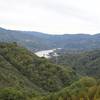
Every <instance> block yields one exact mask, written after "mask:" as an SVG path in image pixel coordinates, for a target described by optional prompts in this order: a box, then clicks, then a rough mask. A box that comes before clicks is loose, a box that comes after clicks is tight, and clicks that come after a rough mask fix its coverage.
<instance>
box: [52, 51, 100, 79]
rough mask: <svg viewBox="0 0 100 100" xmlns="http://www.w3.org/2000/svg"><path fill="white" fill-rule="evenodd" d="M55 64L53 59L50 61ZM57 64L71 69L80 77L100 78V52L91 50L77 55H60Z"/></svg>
mask: <svg viewBox="0 0 100 100" xmlns="http://www.w3.org/2000/svg"><path fill="white" fill-rule="evenodd" d="M51 60H52V61H53V62H55V60H56V59H55V58H52V59H51ZM57 60H58V61H57V63H58V64H61V65H65V66H70V67H72V68H73V69H74V70H75V71H76V72H78V73H79V74H81V75H87V76H92V77H96V78H100V50H93V51H88V52H82V53H77V54H74V53H73V54H69V53H64V54H60V56H59V57H58V59H57Z"/></svg>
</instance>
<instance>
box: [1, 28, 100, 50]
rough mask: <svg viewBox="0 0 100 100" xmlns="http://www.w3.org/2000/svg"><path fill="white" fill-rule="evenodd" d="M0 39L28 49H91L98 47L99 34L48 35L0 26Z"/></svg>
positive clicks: (99, 46)
mask: <svg viewBox="0 0 100 100" xmlns="http://www.w3.org/2000/svg"><path fill="white" fill-rule="evenodd" d="M0 41H1V42H2V41H3V42H18V43H19V44H20V45H22V46H25V47H27V48H28V49H30V50H33V51H37V50H45V49H54V48H63V49H67V50H91V49H97V48H100V45H99V44H100V34H96V35H89V34H76V35H74V34H73V35H71V34H65V35H48V34H43V33H41V32H30V31H14V30H6V29H3V28H0Z"/></svg>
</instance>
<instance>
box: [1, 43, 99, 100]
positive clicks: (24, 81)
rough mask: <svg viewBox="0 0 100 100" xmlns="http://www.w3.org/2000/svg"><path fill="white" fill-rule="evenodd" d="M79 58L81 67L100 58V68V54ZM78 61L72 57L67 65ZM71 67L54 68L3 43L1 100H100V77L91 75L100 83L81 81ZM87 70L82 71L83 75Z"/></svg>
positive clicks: (28, 52)
mask: <svg viewBox="0 0 100 100" xmlns="http://www.w3.org/2000/svg"><path fill="white" fill-rule="evenodd" d="M83 55H84V57H86V58H84V57H83ZM90 55H93V56H92V58H91V56H90ZM94 55H95V56H94ZM78 56H79V57H80V58H81V59H80V62H81V63H82V62H83V63H84V62H87V63H89V62H91V59H92V60H93V61H94V58H95V59H97V58H98V60H97V61H98V62H96V64H97V67H98V66H99V65H100V64H99V51H95V52H91V53H84V54H81V56H80V54H79V55H78ZM88 56H89V57H88ZM75 57H76V58H77V56H76V55H73V57H72V56H69V58H70V60H67V62H74V64H75V62H76V61H74V60H73V58H74V59H76V58H75ZM93 57H94V58H93ZM90 58H91V59H90ZM62 60H63V61H65V60H64V58H63V59H62ZM76 60H77V59H76ZM59 63H60V64H62V63H61V62H59ZM70 64H71V63H68V64H66V63H64V65H67V66H66V67H63V66H62V65H56V64H52V63H50V62H49V61H48V60H47V59H45V58H39V57H37V56H36V55H35V54H33V53H32V52H30V51H28V50H27V49H25V48H22V47H20V46H18V45H17V44H16V43H11V44H9V43H0V100H100V81H99V78H100V77H99V73H97V72H96V75H94V74H93V73H92V74H89V75H90V76H97V77H98V79H95V78H92V77H80V76H79V75H77V74H76V72H75V71H74V70H75V68H73V67H74V66H73V67H72V64H71V67H72V68H73V69H74V70H72V69H71V68H69V67H68V66H69V65H70ZM77 66H78V65H77ZM80 69H81V68H80ZM86 70H87V71H88V69H86ZM86 70H85V69H84V70H83V68H82V73H83V71H86ZM76 71H77V70H76ZM80 71H81V70H80ZM77 72H78V71H77ZM81 75H83V74H81ZM85 75H86V74H85Z"/></svg>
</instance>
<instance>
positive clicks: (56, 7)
mask: <svg viewBox="0 0 100 100" xmlns="http://www.w3.org/2000/svg"><path fill="white" fill-rule="evenodd" d="M99 4H100V1H99V0H0V26H1V27H5V28H10V29H19V30H32V31H41V32H45V33H51V34H64V33H90V34H94V33H98V32H100V28H99V26H100V11H99V9H100V6H99Z"/></svg>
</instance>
